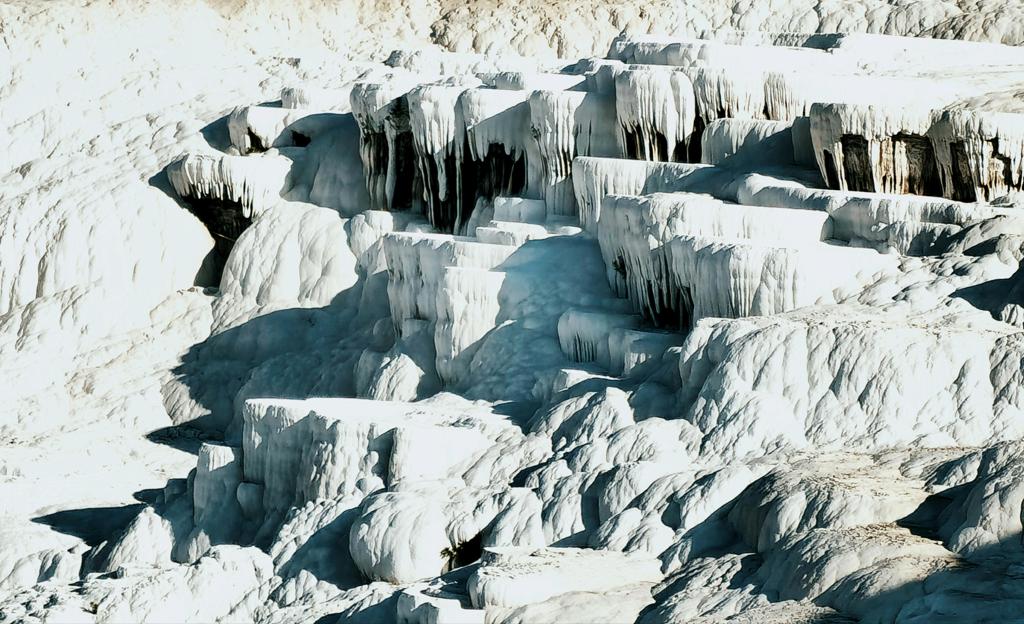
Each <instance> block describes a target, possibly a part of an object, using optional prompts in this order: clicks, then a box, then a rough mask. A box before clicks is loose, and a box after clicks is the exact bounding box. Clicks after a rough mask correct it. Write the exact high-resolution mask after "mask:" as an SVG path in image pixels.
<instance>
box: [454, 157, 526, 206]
mask: <svg viewBox="0 0 1024 624" xmlns="http://www.w3.org/2000/svg"><path fill="white" fill-rule="evenodd" d="M476 173H477V176H476V178H471V179H466V178H463V186H464V187H468V188H465V195H466V199H468V198H469V197H472V198H473V199H472V202H467V203H469V205H471V206H472V205H473V204H475V203H476V199H477V198H480V197H482V198H484V199H487V200H492V199H494V198H495V197H497V196H499V195H505V196H516V195H519V194H521V193H522V192H523V189H525V188H526V158H525V157H524V156H523V155H522V154H520V155H519V156H514V155H509V154H506V153H505V148H504V146H502V145H497V144H494V143H492V144H491V145H490V146H488V149H487V155H486V156H485V157H484V160H483V161H482V162H480V163H479V164H477V165H476ZM466 199H464V200H463V201H464V202H466ZM464 205H466V204H464Z"/></svg>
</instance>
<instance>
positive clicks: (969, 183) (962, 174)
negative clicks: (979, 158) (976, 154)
mask: <svg viewBox="0 0 1024 624" xmlns="http://www.w3.org/2000/svg"><path fill="white" fill-rule="evenodd" d="M949 160H950V165H951V166H950V170H951V171H950V175H951V176H952V180H949V182H950V184H949V186H950V187H951V191H952V193H951V194H952V195H953V197H952V199H955V200H956V201H962V202H974V201H978V193H977V190H976V188H975V186H974V176H973V175H972V174H971V165H970V161H968V159H967V148H966V147H964V143H963V141H956V142H953V143H950V145H949Z"/></svg>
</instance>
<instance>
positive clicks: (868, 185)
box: [839, 134, 875, 193]
mask: <svg viewBox="0 0 1024 624" xmlns="http://www.w3.org/2000/svg"><path fill="white" fill-rule="evenodd" d="M839 142H840V143H841V144H842V146H843V177H844V178H845V179H846V188H847V190H850V191H864V192H868V193H873V192H875V179H874V176H873V175H872V172H871V157H870V154H869V150H868V141H867V139H865V138H864V137H862V136H858V135H855V134H844V135H843V136H842V137H840V139H839Z"/></svg>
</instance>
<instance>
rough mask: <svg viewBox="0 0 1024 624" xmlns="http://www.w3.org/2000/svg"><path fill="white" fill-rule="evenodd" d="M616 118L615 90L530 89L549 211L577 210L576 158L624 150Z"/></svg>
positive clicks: (531, 112) (606, 154) (532, 125)
mask: <svg viewBox="0 0 1024 624" xmlns="http://www.w3.org/2000/svg"><path fill="white" fill-rule="evenodd" d="M614 119H615V98H614V97H612V96H608V95H604V94H600V93H578V92H574V91H534V92H533V93H532V94H531V95H530V124H531V127H532V132H533V134H534V136H536V137H537V145H538V148H539V151H540V155H541V158H543V159H544V163H545V168H544V177H543V182H542V189H543V194H544V201H545V203H546V204H547V207H548V214H551V215H572V214H577V211H576V199H575V197H574V195H573V192H572V161H573V158H575V157H576V156H617V155H619V154H620V153H621V147H620V145H619V137H618V133H617V132H615V131H614V130H613V123H614V122H613V120H614Z"/></svg>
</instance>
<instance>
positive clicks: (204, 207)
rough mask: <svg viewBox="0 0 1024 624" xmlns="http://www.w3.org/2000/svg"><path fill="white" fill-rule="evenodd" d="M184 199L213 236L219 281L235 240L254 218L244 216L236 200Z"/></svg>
mask: <svg viewBox="0 0 1024 624" xmlns="http://www.w3.org/2000/svg"><path fill="white" fill-rule="evenodd" d="M182 201H183V202H184V204H185V206H186V207H187V208H188V210H189V212H191V213H192V214H194V215H195V216H196V218H198V219H199V220H200V221H202V222H203V225H205V226H206V229H207V231H209V232H210V236H212V237H213V241H214V255H215V258H214V262H213V267H212V268H213V271H214V275H215V276H216V279H217V282H218V283H219V282H220V276H221V275H222V274H223V272H224V265H225V264H226V263H227V260H228V256H229V255H231V250H232V249H233V248H234V246H235V241H237V240H238V237H239V236H241V235H242V232H244V231H245V229H246V228H247V227H249V226H250V225H252V218H250V217H246V216H244V215H243V212H242V205H241V204H237V203H234V202H227V201H222V200H219V199H209V198H196V197H185V198H182Z"/></svg>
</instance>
